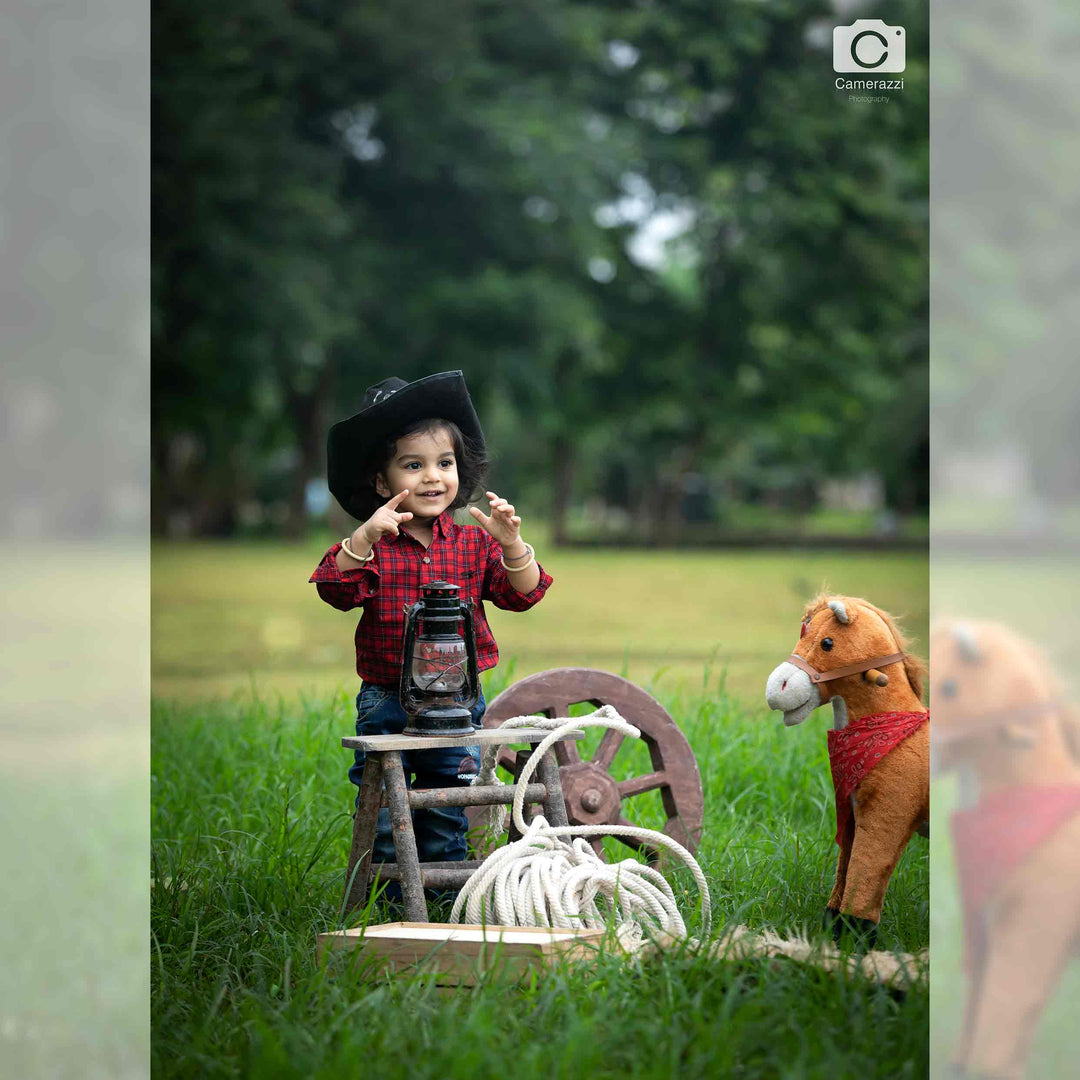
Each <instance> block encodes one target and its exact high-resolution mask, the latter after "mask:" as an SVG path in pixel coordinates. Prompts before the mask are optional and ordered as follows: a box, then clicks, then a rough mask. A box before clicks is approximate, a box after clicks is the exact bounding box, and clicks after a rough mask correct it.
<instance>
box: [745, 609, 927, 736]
mask: <svg viewBox="0 0 1080 1080" xmlns="http://www.w3.org/2000/svg"><path fill="white" fill-rule="evenodd" d="M924 671H925V669H924V667H923V663H922V661H921V660H919V658H918V657H916V656H913V655H912V654H911V653H909V652H908V648H907V641H906V640H905V639H904V637H903V635H902V634H901V633H900V630H899V628H898V627H897V625H896V622H895V620H894V619H893V618H892V616H891V615H889V614H888V613H887V612H884V611H882V610H881V608H879V607H876V606H875V605H874V604H871V603H870V602H869V601H867V600H862V599H860V598H858V597H854V596H825V595H822V596H819V597H817V598H816V599H814V600H812V601H811V602H810V603H809V604H808V605H807V608H806V611H805V613H804V614H803V621H802V629H801V631H800V634H799V641H798V643H797V644H796V646H795V651H794V652H793V653H792V654H791V656H789V657H788V659H787V660H785V661H784V662H783V663H782V664H780V665H778V666H777V667H776V669H775V670H774V671H773V673H772V674H771V675H770V676H769V680H768V683H767V684H766V687H765V700H766V701H767V702H768V705H769V708H770V709H776V710H779V711H782V712H783V714H784V723H785V724H786V725H787V726H788V727H792V726H794V725H795V724H801V723H802V722H803V721H804V720H805V719H806V718H807V717H808V716H809V715H810V713H812V712H813V711H814V710H815V709H816V708H817V707H818V706H819V705H824V704H825V703H826V702H828V701H830V700H831V701H832V702H833V711H834V715H835V716H836V719H837V726H839V727H843V726H844V724H845V723H846V722H847V721H848V719H857V718H859V717H862V716H868V715H870V714H873V713H887V712H906V711H911V710H918V709H921V708H922V705H921V704H920V700H921V698H922V682H923V674H924Z"/></svg>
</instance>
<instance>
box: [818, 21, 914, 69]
mask: <svg viewBox="0 0 1080 1080" xmlns="http://www.w3.org/2000/svg"><path fill="white" fill-rule="evenodd" d="M906 61H907V36H906V34H905V33H904V28H903V27H902V26H889V24H888V23H885V22H882V21H881V20H880V19H856V20H855V21H854V22H853V23H852V24H851V25H850V26H837V27H835V28H834V29H833V32H832V66H833V71H870V72H874V71H903V70H904V66H905V63H906Z"/></svg>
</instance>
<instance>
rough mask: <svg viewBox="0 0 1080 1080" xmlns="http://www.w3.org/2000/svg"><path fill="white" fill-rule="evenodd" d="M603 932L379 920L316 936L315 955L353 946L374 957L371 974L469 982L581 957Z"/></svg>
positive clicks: (457, 983) (459, 983)
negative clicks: (431, 975)
mask: <svg viewBox="0 0 1080 1080" xmlns="http://www.w3.org/2000/svg"><path fill="white" fill-rule="evenodd" d="M603 935H604V931H603V930H558V929H549V928H547V927H535V926H479V925H473V924H463V923H420V922H396V923H381V924H378V925H375V926H368V927H367V928H362V927H358V928H357V929H355V930H337V931H335V932H333V933H329V934H319V955H320V958H322V957H325V956H326V954H327V952H328V951H329V950H355V951H356V952H358V953H361V954H362V955H363V956H365V957H372V958H374V962H373V965H372V972H373V974H382V973H384V972H385V973H388V974H391V975H400V974H406V973H410V972H414V971H418V970H425V971H432V970H433V971H435V972H436V980H437V982H438V984H439V985H440V986H472V985H473V984H474V983H476V982H477V981H478V979H479V978H480V977H481V976H482V975H486V974H489V973H492V972H495V971H498V972H500V973H502V974H509V975H512V976H521V975H524V974H525V973H526V972H527V971H529V970H530V969H531V968H544V967H548V966H551V965H552V964H554V963H556V962H557V961H559V960H560V959H563V958H572V959H577V958H579V957H582V956H585V955H587V954H588V953H589V952H590V951H591V950H593V949H595V948H596V947H597V945H598V944H599V940H600V938H602V937H603Z"/></svg>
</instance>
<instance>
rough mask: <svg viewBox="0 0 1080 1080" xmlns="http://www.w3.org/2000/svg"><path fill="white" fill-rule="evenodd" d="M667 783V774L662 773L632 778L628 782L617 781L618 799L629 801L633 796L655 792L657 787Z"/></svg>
mask: <svg viewBox="0 0 1080 1080" xmlns="http://www.w3.org/2000/svg"><path fill="white" fill-rule="evenodd" d="M667 782H668V780H667V773H663V772H651V773H646V774H645V775H644V776H632V777H631V778H630V779H629V780H620V781H619V784H618V788H619V798H620V799H629V798H630V797H631V796H633V795H640V794H641V793H642V792H643V791H655V790H656V789H657V788H658V787H663V786H664V785H665V784H666V783H667Z"/></svg>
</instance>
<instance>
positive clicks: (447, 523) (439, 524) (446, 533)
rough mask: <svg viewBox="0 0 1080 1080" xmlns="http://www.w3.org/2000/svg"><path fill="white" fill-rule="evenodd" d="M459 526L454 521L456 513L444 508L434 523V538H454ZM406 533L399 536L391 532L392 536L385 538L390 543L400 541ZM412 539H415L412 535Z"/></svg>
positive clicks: (451, 539) (432, 529) (432, 531)
mask: <svg viewBox="0 0 1080 1080" xmlns="http://www.w3.org/2000/svg"><path fill="white" fill-rule="evenodd" d="M457 529H458V526H457V524H456V523H455V521H454V515H453V513H452V512H451V511H450V510H444V511H443V512H442V513H441V514H440V515H439V516H438V517H437V518H436V519H435V521H434V522H433V523H432V526H431V536H432V539H434V538H435V537H436V536H439V537H442V539H444V540H450V541H451V542H452V541H453V539H454V535H455V533H456V532H457ZM403 535H404V534H403V533H400V532H399V533H398V534H397V536H394V535H393V534H391V535H390V536H386V537H383V539H384V540H385V541H386V542H387V543H390V544H397V543H400V541H401V538H402V536H403ZM411 539H415V537H412V538H411Z"/></svg>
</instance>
